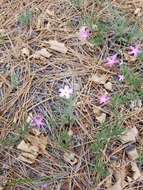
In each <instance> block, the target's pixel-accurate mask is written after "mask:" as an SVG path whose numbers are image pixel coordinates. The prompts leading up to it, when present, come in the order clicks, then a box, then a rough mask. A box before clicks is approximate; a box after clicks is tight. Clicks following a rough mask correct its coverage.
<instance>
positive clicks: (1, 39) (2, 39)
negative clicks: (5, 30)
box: [0, 33, 7, 45]
mask: <svg viewBox="0 0 143 190" xmlns="http://www.w3.org/2000/svg"><path fill="white" fill-rule="evenodd" d="M6 39H7V38H6V36H5V35H4V34H2V33H0V45H3V44H4V43H5V41H6Z"/></svg>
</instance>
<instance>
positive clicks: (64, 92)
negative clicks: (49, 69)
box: [59, 85, 73, 99]
mask: <svg viewBox="0 0 143 190" xmlns="http://www.w3.org/2000/svg"><path fill="white" fill-rule="evenodd" d="M59 92H60V94H59V96H60V97H62V98H66V99H69V98H70V96H71V95H72V93H73V90H72V89H71V88H70V87H69V86H68V85H65V86H64V88H60V89H59Z"/></svg>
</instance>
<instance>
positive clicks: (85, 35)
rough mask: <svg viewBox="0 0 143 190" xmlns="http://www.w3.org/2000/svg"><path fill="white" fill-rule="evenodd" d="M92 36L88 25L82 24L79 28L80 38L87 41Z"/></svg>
mask: <svg viewBox="0 0 143 190" xmlns="http://www.w3.org/2000/svg"><path fill="white" fill-rule="evenodd" d="M90 36H91V31H90V30H89V28H88V27H86V26H82V27H81V28H80V30H79V39H80V40H81V41H86V40H88V39H89V38H90Z"/></svg>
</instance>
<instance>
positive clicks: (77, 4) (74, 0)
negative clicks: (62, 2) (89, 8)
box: [70, 0, 85, 8]
mask: <svg viewBox="0 0 143 190" xmlns="http://www.w3.org/2000/svg"><path fill="white" fill-rule="evenodd" d="M70 1H71V3H72V4H73V6H75V7H77V8H80V7H81V6H82V5H83V3H84V1H85V0H70Z"/></svg>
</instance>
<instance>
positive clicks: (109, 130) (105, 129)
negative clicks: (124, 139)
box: [91, 118, 124, 177]
mask: <svg viewBox="0 0 143 190" xmlns="http://www.w3.org/2000/svg"><path fill="white" fill-rule="evenodd" d="M121 125H122V119H121V118H120V119H119V121H118V120H115V121H114V122H111V123H110V124H108V123H104V124H103V125H102V127H101V129H100V131H98V132H97V134H96V140H95V143H93V144H92V145H91V150H92V152H93V153H94V154H95V158H96V162H95V164H94V169H95V170H96V172H97V173H98V174H99V175H100V176H101V177H105V176H106V175H108V171H107V169H106V167H105V164H104V162H103V161H102V153H103V150H104V149H105V146H107V144H108V143H109V141H110V140H113V139H118V138H120V136H121V135H122V134H123V132H124V129H123V128H121Z"/></svg>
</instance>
